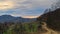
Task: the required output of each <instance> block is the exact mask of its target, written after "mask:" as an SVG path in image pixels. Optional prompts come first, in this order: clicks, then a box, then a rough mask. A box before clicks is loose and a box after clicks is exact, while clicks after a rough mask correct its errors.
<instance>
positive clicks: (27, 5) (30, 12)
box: [0, 0, 56, 18]
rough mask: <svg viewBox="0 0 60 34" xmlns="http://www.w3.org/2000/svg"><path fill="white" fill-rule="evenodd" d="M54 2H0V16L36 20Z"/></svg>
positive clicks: (46, 0)
mask: <svg viewBox="0 0 60 34" xmlns="http://www.w3.org/2000/svg"><path fill="white" fill-rule="evenodd" d="M55 2H56V0H0V15H12V16H21V17H24V18H36V17H38V16H40V15H41V14H43V13H44V10H45V9H47V8H50V7H51V4H54V3H55Z"/></svg>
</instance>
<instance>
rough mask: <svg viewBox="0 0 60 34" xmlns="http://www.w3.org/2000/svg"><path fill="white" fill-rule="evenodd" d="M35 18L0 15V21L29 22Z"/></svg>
mask: <svg viewBox="0 0 60 34" xmlns="http://www.w3.org/2000/svg"><path fill="white" fill-rule="evenodd" d="M35 20H36V19H35V18H32V19H30V18H22V17H13V16H11V15H2V16H0V22H30V21H35Z"/></svg>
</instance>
